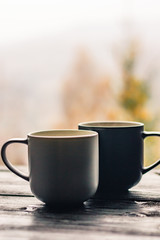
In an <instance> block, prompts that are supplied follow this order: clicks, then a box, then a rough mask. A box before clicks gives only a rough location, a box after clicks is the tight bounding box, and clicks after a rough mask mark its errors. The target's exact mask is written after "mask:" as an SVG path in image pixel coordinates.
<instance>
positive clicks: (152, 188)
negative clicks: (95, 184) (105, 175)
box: [0, 167, 160, 240]
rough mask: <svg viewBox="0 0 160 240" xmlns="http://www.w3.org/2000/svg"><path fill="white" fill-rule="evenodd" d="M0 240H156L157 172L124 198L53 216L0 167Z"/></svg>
mask: <svg viewBox="0 0 160 240" xmlns="http://www.w3.org/2000/svg"><path fill="white" fill-rule="evenodd" d="M0 239H15V240H17V239H29V240H36V239H56V240H63V239H73V240H79V239H81V240H90V239H93V240H95V239H96V240H97V239H98V240H99V239H100V240H101V239H105V240H114V239H116V240H121V239H122V240H132V239H142V240H143V239H146V240H147V239H160V170H159V169H157V170H153V171H151V172H150V173H147V174H146V175H144V176H143V178H142V180H141V182H140V183H139V184H138V185H137V186H136V187H134V188H132V190H130V191H129V192H128V193H126V194H124V195H121V196H116V197H115V196H113V197H109V198H108V199H106V200H100V199H91V200H89V201H87V202H86V203H85V204H84V205H83V206H82V207H81V208H79V209H72V210H68V211H64V210H63V211H55V210H51V209H48V208H47V207H46V206H45V205H44V204H43V203H41V202H40V201H39V200H37V199H36V198H35V197H33V195H32V193H31V192H30V188H29V184H28V183H27V182H26V181H24V180H23V179H20V178H18V177H17V176H15V175H14V174H13V173H11V172H9V171H8V170H7V169H6V168H5V167H1V168H0Z"/></svg>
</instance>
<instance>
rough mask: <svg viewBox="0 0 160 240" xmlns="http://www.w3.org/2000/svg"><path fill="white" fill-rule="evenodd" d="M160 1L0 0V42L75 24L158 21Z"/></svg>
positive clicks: (11, 40)
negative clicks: (126, 20)
mask: <svg viewBox="0 0 160 240" xmlns="http://www.w3.org/2000/svg"><path fill="white" fill-rule="evenodd" d="M159 9H160V1H159V0H81V1H79V0H0V45H3V44H6V43H11V42H13V41H21V40H23V39H26V38H32V37H35V36H38V35H46V34H57V33H61V32H63V31H64V30H67V29H71V28H74V27H75V26H82V27H83V26H93V25H94V24H96V25H98V24H99V25H100V24H103V25H105V24H107V23H108V22H110V23H111V24H114V23H115V22H119V21H123V20H125V19H128V20H131V21H135V22H136V21H138V22H150V23H151V22H155V23H157V22H160V14H159Z"/></svg>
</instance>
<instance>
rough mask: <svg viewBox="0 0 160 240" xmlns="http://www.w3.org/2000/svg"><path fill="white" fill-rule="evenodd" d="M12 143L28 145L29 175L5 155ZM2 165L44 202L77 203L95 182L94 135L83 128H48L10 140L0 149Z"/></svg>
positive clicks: (91, 193)
mask: <svg viewBox="0 0 160 240" xmlns="http://www.w3.org/2000/svg"><path fill="white" fill-rule="evenodd" d="M12 143H23V144H27V145H28V163H29V176H27V175H25V174H24V173H22V172H20V171H19V170H18V169H16V168H15V167H14V166H13V165H12V164H11V163H10V162H9V161H8V159H7V157H6V148H7V146H8V145H9V144H12ZM1 156H2V160H3V162H4V164H5V165H6V166H7V167H8V168H9V169H10V170H11V171H12V172H13V173H15V174H16V175H18V176H19V177H21V178H23V179H25V180H27V181H29V182H30V188H31V191H32V192H33V194H34V195H35V196H36V197H37V198H38V199H39V200H41V201H42V202H45V203H46V204H48V205H61V206H62V205H63V206H65V205H67V206H68V205H72V206H73V205H79V204H81V203H83V202H84V201H86V200H87V199H89V198H90V197H91V196H93V194H94V193H95V192H96V190H97V185H98V134H97V132H93V131H83V130H49V131H40V132H34V133H30V134H28V136H27V138H26V139H10V140H9V141H7V142H6V143H5V144H4V145H3V146H2V150H1Z"/></svg>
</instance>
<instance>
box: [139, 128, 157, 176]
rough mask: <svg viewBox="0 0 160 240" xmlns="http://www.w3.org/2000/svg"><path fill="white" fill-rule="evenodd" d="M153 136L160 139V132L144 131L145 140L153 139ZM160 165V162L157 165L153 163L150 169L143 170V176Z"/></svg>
mask: <svg viewBox="0 0 160 240" xmlns="http://www.w3.org/2000/svg"><path fill="white" fill-rule="evenodd" d="M151 136H159V137H160V132H148V131H144V132H143V133H142V137H143V139H145V138H146V137H151ZM159 164H160V160H158V161H156V162H155V163H153V164H152V165H150V166H149V167H146V168H143V169H142V174H145V173H146V172H148V171H150V170H151V169H153V168H154V167H156V166H157V165H159Z"/></svg>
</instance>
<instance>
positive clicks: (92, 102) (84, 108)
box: [61, 50, 116, 128]
mask: <svg viewBox="0 0 160 240" xmlns="http://www.w3.org/2000/svg"><path fill="white" fill-rule="evenodd" d="M112 95H113V90H112V88H111V84H110V78H109V77H108V76H107V75H100V74H98V70H97V69H96V67H95V65H94V64H93V61H92V60H91V59H90V58H89V56H88V54H87V53H86V51H84V50H81V51H80V52H79V54H78V56H77V60H76V63H75V65H74V67H73V70H72V72H71V74H70V76H69V77H68V78H67V80H66V81H65V84H64V88H63V101H62V103H63V109H64V122H63V123H61V124H62V125H63V126H66V127H75V128H77V124H78V123H79V122H81V121H89V120H103V119H108V118H110V117H111V115H112V114H113V112H114V111H113V106H114V105H116V102H115V101H114V97H113V96H112Z"/></svg>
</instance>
